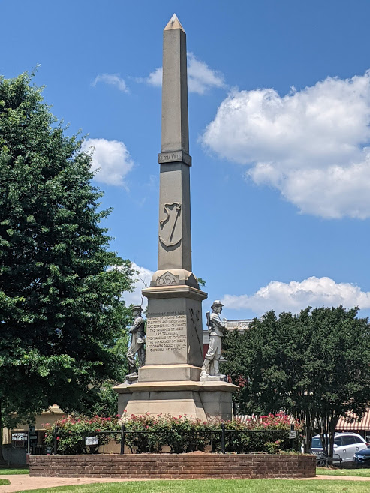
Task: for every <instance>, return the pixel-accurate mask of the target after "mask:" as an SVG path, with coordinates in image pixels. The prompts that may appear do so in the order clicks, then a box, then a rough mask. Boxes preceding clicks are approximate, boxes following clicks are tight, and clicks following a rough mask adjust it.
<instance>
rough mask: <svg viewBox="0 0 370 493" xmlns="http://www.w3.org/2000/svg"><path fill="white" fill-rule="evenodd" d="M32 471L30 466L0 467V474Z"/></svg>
mask: <svg viewBox="0 0 370 493" xmlns="http://www.w3.org/2000/svg"><path fill="white" fill-rule="evenodd" d="M29 472H30V470H29V468H28V467H0V476H1V475H5V474H6V475H8V474H28V473H29Z"/></svg>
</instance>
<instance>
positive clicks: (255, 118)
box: [202, 71, 370, 218]
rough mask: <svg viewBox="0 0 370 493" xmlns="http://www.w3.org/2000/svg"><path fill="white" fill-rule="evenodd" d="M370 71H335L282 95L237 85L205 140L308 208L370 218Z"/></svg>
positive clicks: (248, 175) (252, 176)
mask: <svg viewBox="0 0 370 493" xmlns="http://www.w3.org/2000/svg"><path fill="white" fill-rule="evenodd" d="M369 124H370V71H369V72H366V73H365V74H364V75H363V76H355V77H352V78H351V79H345V80H341V79H338V78H331V77H328V78H327V79H325V80H324V81H320V82H317V83H316V84H315V85H314V86H312V87H306V88H305V89H303V90H301V91H296V90H295V89H294V88H292V89H291V91H290V93H289V94H287V95H285V96H283V97H281V96H280V95H279V94H278V93H277V92H276V91H275V90H273V89H261V90H252V91H234V92H232V93H230V94H229V95H228V97H227V98H226V99H225V100H224V101H223V102H222V103H221V105H220V107H219V108H218V111H217V114H216V116H215V119H214V120H213V121H212V122H211V123H210V124H209V125H208V127H207V128H206V130H205V132H204V134H203V136H202V142H203V144H204V145H205V146H206V147H207V148H209V149H210V150H212V151H214V152H216V153H217V154H218V155H219V156H221V157H223V158H226V159H228V160H230V161H234V162H237V163H240V164H244V165H248V166H249V169H248V170H247V171H246V178H247V179H251V180H253V181H254V182H255V183H257V184H267V185H270V186H272V187H275V188H277V189H278V190H280V192H281V193H282V195H283V196H284V197H285V198H286V199H287V200H288V201H290V202H292V203H293V204H295V205H296V206H297V207H298V208H299V209H300V211H301V212H304V213H309V214H314V215H318V216H321V217H325V218H340V217H342V216H348V217H357V218H367V217H370V193H369V192H370V180H369V178H370V126H369Z"/></svg>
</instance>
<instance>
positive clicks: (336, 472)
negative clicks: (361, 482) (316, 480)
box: [316, 467, 370, 478]
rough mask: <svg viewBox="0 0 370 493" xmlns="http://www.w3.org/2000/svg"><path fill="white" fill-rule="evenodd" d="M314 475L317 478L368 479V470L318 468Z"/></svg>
mask: <svg viewBox="0 0 370 493" xmlns="http://www.w3.org/2000/svg"><path fill="white" fill-rule="evenodd" d="M316 474H318V475H319V476H322V475H325V476H362V477H367V478H369V477H370V469H337V468H335V469H330V468H327V467H318V468H317V469H316Z"/></svg>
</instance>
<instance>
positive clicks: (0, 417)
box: [0, 401, 6, 466]
mask: <svg viewBox="0 0 370 493" xmlns="http://www.w3.org/2000/svg"><path fill="white" fill-rule="evenodd" d="M4 465H6V462H5V459H4V456H3V408H2V402H1V401H0V466H4Z"/></svg>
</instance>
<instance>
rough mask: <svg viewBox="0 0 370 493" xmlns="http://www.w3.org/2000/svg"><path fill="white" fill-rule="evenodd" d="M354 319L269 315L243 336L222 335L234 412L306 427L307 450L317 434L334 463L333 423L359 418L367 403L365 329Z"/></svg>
mask: <svg viewBox="0 0 370 493" xmlns="http://www.w3.org/2000/svg"><path fill="white" fill-rule="evenodd" d="M357 313H358V309H357V308H353V309H351V310H346V309H344V308H343V307H342V306H340V307H338V308H316V309H314V310H311V309H310V308H307V309H306V310H303V311H302V312H301V313H300V314H299V315H292V314H291V313H282V314H280V316H279V317H277V316H276V315H275V313H274V312H272V311H271V312H268V313H266V314H265V315H264V316H263V317H262V318H261V319H254V321H253V322H252V324H251V326H250V328H249V330H247V331H246V332H245V333H244V334H240V333H237V332H233V333H230V334H228V336H227V338H226V341H225V346H226V349H225V352H226V358H227V362H226V363H225V364H224V367H223V371H224V372H225V373H228V374H229V375H231V378H232V380H233V382H234V383H236V384H238V385H239V389H238V392H237V393H236V394H235V400H236V404H237V407H238V412H239V413H240V414H251V413H253V412H254V413H259V414H266V413H268V412H277V411H279V410H284V411H285V412H287V413H290V414H292V415H293V416H294V417H295V418H299V419H301V420H303V421H304V423H305V430H306V440H305V446H306V449H307V448H309V446H310V443H311V437H312V433H313V430H314V429H316V430H317V431H320V432H321V434H322V439H323V443H324V450H325V452H326V453H327V454H329V455H332V453H333V440H334V432H335V427H336V425H337V423H338V420H339V417H340V416H344V415H345V414H346V413H347V412H348V411H352V412H355V413H356V414H358V415H361V414H362V413H363V412H364V411H365V409H366V407H367V405H368V404H369V400H370V338H369V336H370V328H369V324H368V320H367V318H357ZM326 434H327V435H328V437H329V440H325V435H326Z"/></svg>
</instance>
